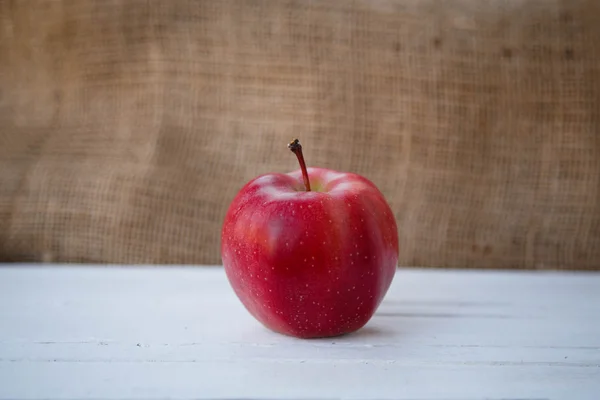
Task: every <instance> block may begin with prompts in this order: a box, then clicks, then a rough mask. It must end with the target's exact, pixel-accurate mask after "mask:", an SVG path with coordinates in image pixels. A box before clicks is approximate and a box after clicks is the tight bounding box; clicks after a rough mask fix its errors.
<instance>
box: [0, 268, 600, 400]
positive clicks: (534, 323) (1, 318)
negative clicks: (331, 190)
mask: <svg viewBox="0 0 600 400" xmlns="http://www.w3.org/2000/svg"><path fill="white" fill-rule="evenodd" d="M599 316H600V274H593V273H580V274H567V273H547V272H535V273H531V272H510V273H509V272H491V271H485V272H483V271H436V270H399V272H398V274H397V275H396V279H395V281H394V284H393V286H392V288H391V290H390V293H389V294H388V296H387V297H386V299H385V301H384V303H383V304H382V306H381V307H380V309H379V311H378V313H377V315H376V316H375V317H374V318H373V319H372V321H371V322H370V323H369V324H368V325H367V327H365V328H364V329H363V330H361V331H359V332H357V333H356V334H353V335H349V336H345V337H341V338H335V339H323V340H310V341H304V340H297V339H293V338H289V337H284V336H281V335H278V334H275V333H272V332H269V331H267V330H266V329H264V328H263V327H262V326H260V325H259V324H258V323H257V322H255V321H254V319H252V318H251V317H250V316H249V314H248V313H247V312H246V311H245V310H244V309H243V307H242V306H241V304H240V303H239V301H238V300H237V299H236V298H235V296H234V295H233V292H232V291H231V289H230V288H229V286H228V284H227V281H226V279H225V276H224V274H223V271H222V269H221V268H218V267H213V268H208V269H207V268H190V267H188V268H176V267H166V268H158V267H149V268H141V267H123V268H117V267H111V268H96V267H89V266H88V267H83V268H81V267H74V266H71V267H65V268H57V267H42V268H39V267H27V266H12V267H9V268H0V399H8V398H19V399H40V398H52V399H74V398H114V399H124V398H126V399H133V398H177V399H184V398H307V399H310V398H315V399H323V398H363V399H365V398H377V399H387V398H393V399H410V398H418V399H459V398H460V399H462V398H465V399H484V398H529V399H533V398H552V399H596V398H598V394H599V393H600V319H599V318H598V317H599Z"/></svg>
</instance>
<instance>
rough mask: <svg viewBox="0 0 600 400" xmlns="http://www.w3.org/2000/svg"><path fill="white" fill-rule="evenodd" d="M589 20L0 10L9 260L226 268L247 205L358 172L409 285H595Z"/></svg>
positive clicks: (465, 0) (5, 249)
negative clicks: (427, 280) (279, 179)
mask: <svg viewBox="0 0 600 400" xmlns="http://www.w3.org/2000/svg"><path fill="white" fill-rule="evenodd" d="M599 21H600V2H598V1H595V0H589V1H578V0H564V1H556V0H554V1H553V0H508V1H481V0H452V1H432V0H424V1H411V0H404V1H400V0H398V1H393V0H357V1H343V0H337V1H336V0H325V1H275V0H264V1H233V0H229V1H223V0H219V1H212V0H211V1H182V0H170V1H166V0H165V1H158V0H157V1H149V2H147V1H136V0H126V1H109V0H106V1H92V0H73V1H58V0H57V1H33V0H32V1H26V0H23V1H17V0H15V1H8V0H0V260H3V261H31V260H35V261H55V262H59V261H61V262H63V261H77V262H106V263H219V262H220V256H219V235H220V228H221V222H222V219H223V216H224V213H225V211H226V208H227V206H228V204H229V202H230V201H231V199H232V198H233V196H234V195H235V193H236V192H237V190H239V188H240V187H241V186H242V185H243V184H244V183H245V182H246V181H247V180H249V179H251V178H252V177H254V176H256V175H258V174H260V173H264V172H269V171H280V172H285V171H289V170H292V169H295V168H297V163H296V160H295V158H294V156H293V155H292V154H291V153H290V152H289V151H288V150H287V148H286V144H287V142H288V141H289V140H290V139H291V138H292V137H294V136H298V137H299V138H300V139H301V141H302V143H303V145H304V148H305V152H306V157H307V162H308V163H309V164H310V165H313V166H322V167H329V168H333V169H338V170H348V171H353V172H357V173H360V174H364V175H365V176H367V177H368V178H370V179H371V180H373V181H374V182H375V183H376V184H377V185H378V186H379V187H380V188H381V190H382V191H383V192H384V194H385V195H386V197H387V198H388V200H389V202H390V204H391V205H392V207H393V209H394V211H395V213H396V217H397V220H398V226H399V233H400V248H401V253H400V262H401V264H402V265H420V266H443V267H486V268H490V267H495V268H572V269H575V268H577V269H595V268H600V131H599V128H600V23H599Z"/></svg>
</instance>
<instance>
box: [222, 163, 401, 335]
mask: <svg viewBox="0 0 600 400" xmlns="http://www.w3.org/2000/svg"><path fill="white" fill-rule="evenodd" d="M307 171H308V175H309V179H310V183H311V189H312V191H310V192H309V191H306V189H305V187H304V184H303V180H302V172H301V170H300V169H299V170H297V171H294V172H290V173H288V174H267V175H262V176H259V177H257V178H255V179H253V180H251V181H250V182H248V183H247V184H246V185H245V186H244V187H243V188H242V189H241V190H240V192H239V193H238V194H237V196H236V197H235V198H234V200H233V202H232V203H231V205H230V207H229V210H228V212H227V214H226V217H225V221H224V224H223V230H222V236H221V256H222V261H223V265H224V269H225V272H226V275H227V279H228V280H229V283H230V285H231V286H232V288H233V290H234V292H235V294H236V295H237V297H238V298H239V300H240V301H241V302H242V304H243V305H244V307H245V308H246V309H247V310H248V311H249V312H250V314H251V315H252V316H254V318H256V319H257V320H258V321H259V322H261V323H262V324H263V325H264V326H265V327H267V328H269V329H270V330H272V331H275V332H278V333H281V334H284V335H288V336H293V337H297V338H319V337H321V338H322V337H332V336H339V335H343V334H347V333H351V332H354V331H356V330H358V329H360V328H362V327H363V326H364V325H365V324H366V323H367V322H368V321H369V320H370V319H371V317H372V316H373V314H374V313H375V311H376V310H377V308H378V307H379V304H380V303H381V301H382V300H383V298H384V296H385V294H386V293H387V291H388V289H389V287H390V285H391V283H392V280H393V278H394V274H395V272H396V268H397V263H398V232H397V228H396V226H397V225H396V220H395V218H394V214H393V212H392V210H391V209H390V207H389V205H388V203H387V202H386V200H385V198H384V196H383V194H382V193H381V192H380V191H379V190H378V189H377V187H376V186H375V185H374V184H373V183H372V182H370V181H369V180H368V179H366V178H364V177H362V176H360V175H357V174H353V173H344V172H337V171H333V170H328V169H323V168H308V169H307Z"/></svg>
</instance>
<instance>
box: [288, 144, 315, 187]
mask: <svg viewBox="0 0 600 400" xmlns="http://www.w3.org/2000/svg"><path fill="white" fill-rule="evenodd" d="M288 149H290V150H291V151H292V153H294V154H295V155H296V157H298V162H299V163H300V169H301V170H302V177H303V178H304V186H305V187H306V191H307V192H310V181H309V180H308V171H307V170H306V163H305V162H304V155H303V154H302V145H301V144H300V141H299V140H298V139H294V140H292V141H291V142H290V143H289V144H288Z"/></svg>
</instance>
